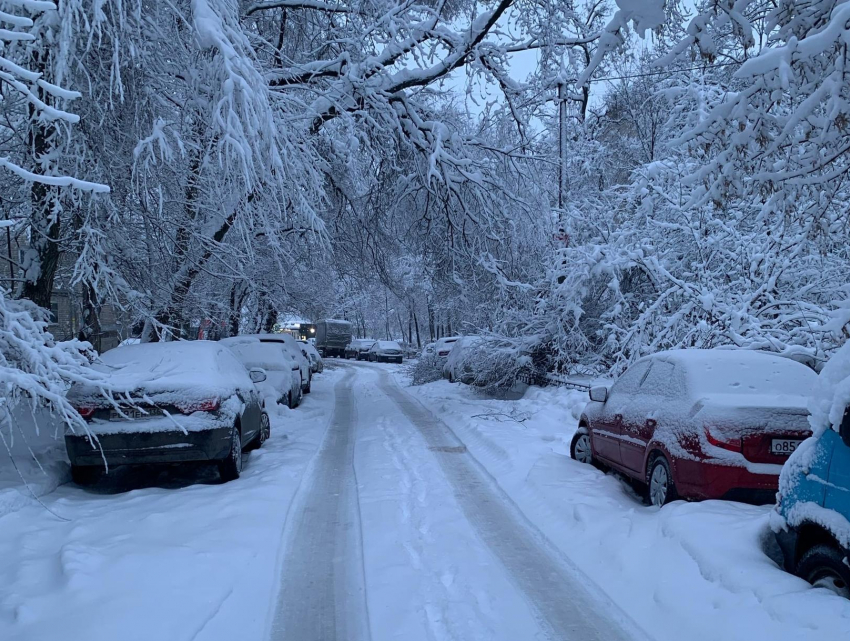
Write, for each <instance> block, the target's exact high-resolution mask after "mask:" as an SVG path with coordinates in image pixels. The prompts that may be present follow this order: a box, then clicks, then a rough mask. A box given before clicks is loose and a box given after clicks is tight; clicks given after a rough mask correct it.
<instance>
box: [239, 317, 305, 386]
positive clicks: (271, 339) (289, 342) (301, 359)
mask: <svg viewBox="0 0 850 641" xmlns="http://www.w3.org/2000/svg"><path fill="white" fill-rule="evenodd" d="M246 336H252V337H254V338H256V339H258V340H259V341H260V342H261V343H283V344H284V345H285V346H286V348H287V349H288V350H289V353H290V354H292V357H293V358H294V359H295V361H296V362H297V363H298V366H299V367H300V368H301V389H302V390H304V393H305V394H309V393H310V388H311V384H312V382H313V370H312V368H311V367H310V359H309V358H307V357H306V356H304V354H303V353H302V352H301V343H299V342H298V341H297V340H296V339H295V337H294V336H293V335H292V334H287V333H285V332H281V333H280V334H246Z"/></svg>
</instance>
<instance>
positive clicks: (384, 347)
mask: <svg viewBox="0 0 850 641" xmlns="http://www.w3.org/2000/svg"><path fill="white" fill-rule="evenodd" d="M366 357H367V358H368V359H369V360H370V361H372V362H375V363H401V362H402V360H403V359H404V352H403V351H402V349H401V345H399V344H398V343H397V342H396V341H375V344H374V345H372V347H370V348H369V351H368V352H367V354H366Z"/></svg>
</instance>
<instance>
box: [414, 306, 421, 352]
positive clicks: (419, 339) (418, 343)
mask: <svg viewBox="0 0 850 641" xmlns="http://www.w3.org/2000/svg"><path fill="white" fill-rule="evenodd" d="M413 326H414V327H416V347H417V348H418V349H422V339H421V338H420V337H419V319H417V318H416V310H415V309H414V310H413Z"/></svg>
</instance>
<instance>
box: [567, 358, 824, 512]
mask: <svg viewBox="0 0 850 641" xmlns="http://www.w3.org/2000/svg"><path fill="white" fill-rule="evenodd" d="M816 378H817V376H816V375H815V373H814V372H813V371H812V370H810V369H809V368H807V367H806V366H805V365H801V364H800V363H797V362H796V361H793V360H790V359H787V358H783V357H781V356H778V355H774V354H767V353H760V352H755V351H750V350H720V349H718V350H710V349H706V350H701V349H690V350H674V351H668V352H659V353H657V354H653V355H651V356H646V357H644V358H642V359H640V360H639V361H637V362H636V363H635V364H634V365H632V366H631V367H629V368H628V369H627V370H626V371H625V373H623V375H622V376H620V378H618V379H617V381H616V382H615V383H614V385H613V387H611V388H610V389H609V388H608V387H607V386H596V387H592V388H591V390H590V399H591V400H590V402H589V403H588V404H587V406H586V407H585V409H584V412H583V414H582V416H581V418H580V420H579V429H578V431H577V432H576V434H575V436H574V437H573V440H572V443H571V447H570V453H571V454H572V457H573V458H574V459H576V460H578V461H581V462H584V463H599V464H603V465H605V466H607V467H611V468H614V469H616V470H618V471H619V472H621V473H622V474H624V475H626V476H627V477H630V478H632V479H634V480H636V481H638V482H640V483H645V484H646V486H647V487H648V498H649V500H650V502H651V503H652V504H653V505H657V506H661V505H664V504H665V503H667V502H669V501H672V500H674V499H676V498H684V499H689V500H701V499H730V500H741V501H747V502H752V503H772V502H773V501H774V497H775V494H776V490H777V488H778V485H779V473H780V471H781V469H782V465H783V464H784V463H785V461H787V460H788V456H789V455H790V454H791V453H792V452H793V451H794V450H795V449H796V448H797V446H798V445H799V444H800V443H802V442H803V440H805V439H806V438H807V437H808V436H809V435H810V434H811V430H810V429H809V425H808V420H807V416H808V411H807V409H806V406H807V401H808V395H809V393H810V392H811V390H812V387H813V385H814V383H815V380H816Z"/></svg>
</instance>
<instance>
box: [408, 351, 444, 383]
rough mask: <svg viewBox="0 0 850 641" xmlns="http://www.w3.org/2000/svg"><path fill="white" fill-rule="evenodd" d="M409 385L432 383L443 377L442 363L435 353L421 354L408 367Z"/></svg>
mask: <svg viewBox="0 0 850 641" xmlns="http://www.w3.org/2000/svg"><path fill="white" fill-rule="evenodd" d="M410 376H411V385H425V384H426V383H433V382H434V381H438V380H440V379H441V378H442V377H443V363H442V361H441V360H440V359H439V358H437V356H436V355H434V354H430V355H428V356H421V357H420V358H419V359H418V360H417V361H416V362H415V363H413V364H412V365H411V367H410Z"/></svg>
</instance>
